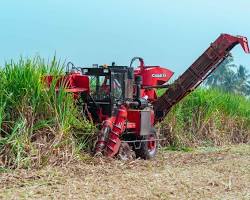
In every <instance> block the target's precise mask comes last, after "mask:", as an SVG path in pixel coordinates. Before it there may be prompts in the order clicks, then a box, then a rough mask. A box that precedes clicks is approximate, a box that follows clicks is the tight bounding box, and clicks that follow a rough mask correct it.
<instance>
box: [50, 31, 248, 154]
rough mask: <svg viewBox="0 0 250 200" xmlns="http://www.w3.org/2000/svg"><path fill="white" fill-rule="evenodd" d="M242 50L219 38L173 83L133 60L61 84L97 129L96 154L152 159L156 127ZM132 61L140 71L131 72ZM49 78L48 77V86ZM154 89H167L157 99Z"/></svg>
mask: <svg viewBox="0 0 250 200" xmlns="http://www.w3.org/2000/svg"><path fill="white" fill-rule="evenodd" d="M237 44H240V45H241V46H242V48H243V50H244V51H245V52H246V53H249V46H248V41H247V38H245V37H241V36H231V35H228V34H221V35H220V36H219V37H218V38H217V39H216V40H215V42H213V43H212V44H211V45H210V47H209V48H208V49H207V50H206V51H205V52H204V53H203V54H202V55H201V56H200V57H199V58H198V59H197V60H196V61H195V62H194V63H193V64H192V65H191V66H190V67H189V68H188V69H187V70H186V71H185V72H184V73H183V74H182V75H181V76H180V77H179V78H178V79H177V80H176V81H175V82H174V83H173V84H170V85H167V84H166V83H167V82H168V81H169V79H170V78H171V77H172V75H173V72H172V71H171V70H169V69H166V68H164V67H160V66H145V65H144V61H143V59H142V58H139V57H136V58H133V59H132V61H131V64H130V66H116V65H115V63H113V64H112V65H111V66H97V65H96V66H93V67H91V68H80V70H78V71H77V72H76V71H74V70H72V71H71V72H68V73H66V74H65V75H64V76H63V77H62V78H61V79H60V80H58V86H59V85H60V83H64V84H65V83H66V84H65V88H66V90H67V91H68V92H71V93H73V94H74V97H75V99H77V100H81V101H80V102H82V104H81V107H82V109H83V110H84V111H85V114H86V117H87V118H88V119H89V120H91V121H92V122H94V123H95V124H101V125H100V129H99V135H98V140H97V143H96V144H95V148H94V152H95V154H102V155H105V156H108V157H114V156H116V155H117V154H118V153H119V149H120V148H121V146H124V144H125V146H126V145H127V146H128V147H129V148H130V149H131V150H133V151H134V152H135V154H136V156H137V157H141V158H143V159H150V158H153V157H154V156H155V155H156V152H157V142H158V139H157V134H156V131H155V129H154V126H155V124H156V123H158V122H160V121H162V120H163V119H164V117H165V116H166V115H167V114H168V112H169V111H170V109H171V108H172V107H173V106H174V105H175V104H177V103H178V102H179V101H181V99H183V98H184V97H185V96H186V95H187V94H189V93H190V92H191V91H193V90H194V89H195V88H197V86H199V85H200V84H201V83H202V82H203V81H204V80H205V79H206V78H207V76H208V75H209V74H211V73H212V72H213V71H214V70H215V69H216V68H217V67H218V66H219V65H220V64H221V63H222V62H223V61H224V60H225V59H226V58H227V57H228V56H229V55H230V54H229V52H230V50H231V49H232V48H233V47H234V46H236V45H237ZM135 60H139V62H140V65H139V67H138V68H136V69H134V68H133V67H132V65H133V63H134V61H135ZM52 80H53V77H51V76H48V77H46V81H47V84H48V85H50V84H51V81H52ZM158 88H167V90H166V92H165V93H164V94H163V95H162V96H161V97H159V98H158V97H157V94H156V90H157V89H158Z"/></svg>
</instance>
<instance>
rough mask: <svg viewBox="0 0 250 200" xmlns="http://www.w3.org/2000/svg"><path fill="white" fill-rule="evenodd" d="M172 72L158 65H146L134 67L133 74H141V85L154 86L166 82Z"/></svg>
mask: <svg viewBox="0 0 250 200" xmlns="http://www.w3.org/2000/svg"><path fill="white" fill-rule="evenodd" d="M173 74H174V73H173V72H172V71H171V70H169V69H166V68H163V67H160V66H147V67H140V68H137V69H135V75H141V76H142V85H143V86H155V85H162V84H164V83H166V82H167V81H168V80H169V79H170V78H171V77H172V76H173Z"/></svg>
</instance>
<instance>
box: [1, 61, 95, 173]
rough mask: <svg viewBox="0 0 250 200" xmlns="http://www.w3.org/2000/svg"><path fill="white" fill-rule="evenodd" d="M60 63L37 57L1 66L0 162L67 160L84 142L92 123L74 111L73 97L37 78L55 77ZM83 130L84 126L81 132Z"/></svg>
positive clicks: (16, 165)
mask: <svg viewBox="0 0 250 200" xmlns="http://www.w3.org/2000/svg"><path fill="white" fill-rule="evenodd" d="M63 70H64V64H63V63H62V64H61V63H60V62H58V61H56V58H53V59H52V60H51V61H50V62H48V63H46V62H45V61H44V60H43V59H41V58H40V57H36V58H34V59H22V58H21V59H20V60H19V61H18V62H14V61H11V62H9V63H6V64H5V66H4V67H2V68H1V70H0V74H1V75H0V127H1V134H0V166H4V167H9V168H19V167H31V166H42V165H46V164H47V163H51V162H53V163H54V162H58V161H59V162H60V161H61V160H69V159H70V158H71V157H72V156H74V153H75V152H76V151H80V150H81V149H82V148H84V147H85V146H86V144H83V143H82V142H79V141H80V140H81V141H85V140H86V138H88V136H86V135H82V136H81V137H80V138H79V137H78V138H76V137H74V135H75V133H76V130H77V131H78V132H82V133H86V132H91V125H90V124H89V123H88V122H87V121H86V120H84V119H82V117H80V113H79V111H78V110H77V107H76V105H75V102H74V100H73V98H72V96H71V95H70V94H68V93H66V92H65V91H64V90H63V88H61V89H60V90H59V92H58V93H56V92H55V82H56V81H54V83H52V86H51V87H50V89H48V88H46V87H45V85H44V83H43V81H42V79H43V76H44V75H46V74H51V75H54V76H59V75H60V74H61V73H62V72H63ZM86 129H87V131H86Z"/></svg>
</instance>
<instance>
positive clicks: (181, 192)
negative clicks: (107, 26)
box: [0, 145, 250, 200]
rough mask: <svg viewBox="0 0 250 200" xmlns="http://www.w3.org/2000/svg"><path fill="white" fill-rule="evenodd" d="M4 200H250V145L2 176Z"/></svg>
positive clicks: (90, 162) (90, 161) (0, 190)
mask: <svg viewBox="0 0 250 200" xmlns="http://www.w3.org/2000/svg"><path fill="white" fill-rule="evenodd" d="M0 199H105V200H106V199H250V145H240V146H233V147H224V148H220V149H203V150H202V149H200V150H196V151H194V152H189V153H183V152H161V153H159V155H158V157H157V158H156V159H155V160H153V161H142V160H135V161H130V162H121V161H117V160H101V159H88V160H87V161H85V162H84V163H75V164H70V165H69V166H67V167H48V168H45V169H42V170H32V171H27V170H18V171H15V172H8V173H2V174H0Z"/></svg>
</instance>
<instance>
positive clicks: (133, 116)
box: [128, 109, 141, 134]
mask: <svg viewBox="0 0 250 200" xmlns="http://www.w3.org/2000/svg"><path fill="white" fill-rule="evenodd" d="M128 121H129V122H130V123H134V124H135V127H134V128H135V132H136V133H137V134H139V133H140V127H141V114H140V111H139V110H132V109H130V110H128ZM128 128H129V127H128Z"/></svg>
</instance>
